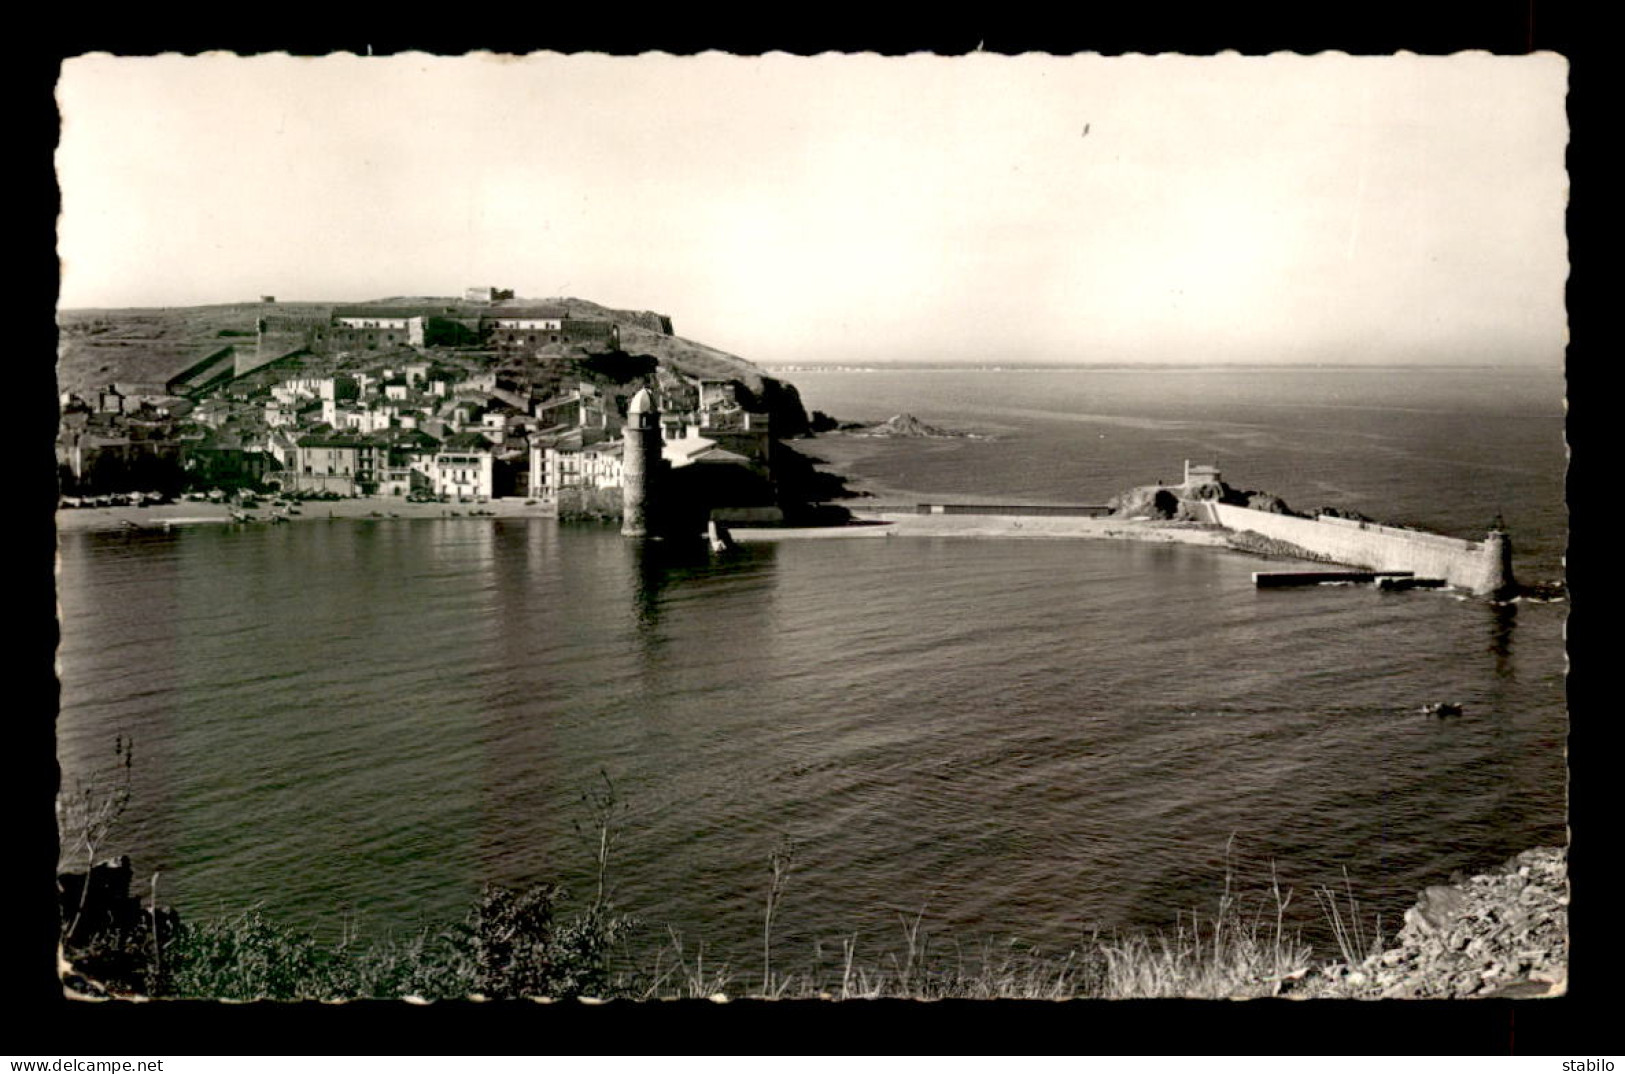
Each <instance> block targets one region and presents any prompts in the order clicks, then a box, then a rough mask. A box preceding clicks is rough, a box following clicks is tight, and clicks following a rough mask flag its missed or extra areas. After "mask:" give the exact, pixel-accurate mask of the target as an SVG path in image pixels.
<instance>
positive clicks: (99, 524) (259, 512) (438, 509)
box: [56, 496, 554, 533]
mask: <svg viewBox="0 0 1625 1074" xmlns="http://www.w3.org/2000/svg"><path fill="white" fill-rule="evenodd" d="M297 510H298V511H299V513H298V514H296V515H292V516H290V517H289V519H288V521H290V522H326V521H328V520H330V519H337V518H359V519H400V518H471V517H472V518H552V517H554V512H553V505H552V504H550V503H543V502H541V501H531V502H527V501H525V500H522V499H501V500H492V501H491V502H490V503H407V502H406V501H405V500H403V499H399V498H395V497H384V496H370V497H360V498H358V499H353V500H313V501H311V502H309V503H303V504H300V505H298V507H297ZM271 512H272V509H271V507H270V506H268V505H264V506H261V507H258V508H255V509H254V510H252V511H249V512H246V513H247V514H249V515H250V516H252V517H253V518H255V519H257V520H259V521H261V522H268V521H269V519H270V518H271ZM231 521H232V516H231V509H230V508H229V507H227V506H226V505H225V504H219V503H192V502H189V501H183V502H181V503H166V504H160V505H158V506H154V507H72V508H62V509H60V510H58V511H57V513H56V528H57V531H58V532H60V533H77V532H82V531H85V530H116V529H129V528H130V527H131V526H136V527H140V528H143V529H149V528H154V527H156V528H164V527H166V526H168V527H173V526H194V525H209V524H215V523H229V522H231Z"/></svg>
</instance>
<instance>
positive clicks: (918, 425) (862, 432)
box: [846, 414, 985, 440]
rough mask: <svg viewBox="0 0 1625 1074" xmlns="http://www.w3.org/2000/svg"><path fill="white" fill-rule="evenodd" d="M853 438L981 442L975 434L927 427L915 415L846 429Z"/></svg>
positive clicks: (892, 417) (899, 415) (901, 415)
mask: <svg viewBox="0 0 1625 1074" xmlns="http://www.w3.org/2000/svg"><path fill="white" fill-rule="evenodd" d="M846 431H847V432H848V433H850V434H851V435H852V436H885V437H894V438H897V439H905V440H906V439H916V440H920V439H931V440H981V439H985V438H984V437H980V436H977V435H976V434H975V433H956V432H953V431H951V430H948V429H939V428H937V427H936V426H935V425H927V424H926V423H925V422H923V421H921V420H920V419H919V418H916V417H915V416H914V415H913V414H893V415H892V416H891V417H889V418H887V419H886V420H885V421H883V422H881V423H880V424H879V425H860V426H857V427H856V428H846Z"/></svg>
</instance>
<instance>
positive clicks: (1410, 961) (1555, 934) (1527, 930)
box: [1293, 847, 1569, 999]
mask: <svg viewBox="0 0 1625 1074" xmlns="http://www.w3.org/2000/svg"><path fill="white" fill-rule="evenodd" d="M1568 904H1569V886H1568V864H1567V857H1566V853H1565V851H1564V850H1563V848H1561V847H1540V848H1537V849H1535V850H1529V851H1525V852H1524V853H1522V854H1519V855H1518V856H1517V857H1515V858H1513V859H1512V860H1511V861H1509V862H1507V863H1506V864H1505V865H1503V866H1502V867H1501V868H1500V869H1498V870H1496V871H1494V872H1491V873H1485V874H1482V875H1479V876H1474V877H1470V878H1468V879H1466V880H1463V881H1462V882H1460V883H1457V884H1451V885H1448V886H1445V885H1440V886H1437V887H1430V888H1428V889H1427V890H1426V891H1424V892H1422V895H1421V897H1420V898H1419V899H1417V901H1416V905H1415V906H1413V907H1411V908H1410V909H1409V910H1407V911H1405V925H1404V927H1403V928H1402V929H1400V932H1399V936H1398V942H1397V943H1396V944H1395V945H1394V946H1392V947H1389V948H1388V949H1387V950H1385V951H1382V952H1381V953H1379V954H1376V955H1374V956H1372V957H1370V958H1367V959H1366V960H1365V961H1363V962H1359V963H1356V964H1354V965H1348V964H1346V963H1338V964H1334V965H1331V966H1328V967H1326V968H1324V969H1321V970H1318V971H1316V972H1314V973H1313V974H1312V975H1311V976H1309V977H1308V978H1306V979H1305V980H1304V982H1303V984H1302V986H1301V987H1300V988H1298V989H1295V990H1294V993H1293V994H1297V995H1302V996H1304V997H1315V998H1335V999H1466V998H1469V997H1473V998H1487V997H1495V998H1515V997H1532V996H1557V995H1562V994H1563V993H1564V992H1565V991H1566V990H1567V988H1568V964H1569V960H1568V932H1569V928H1568Z"/></svg>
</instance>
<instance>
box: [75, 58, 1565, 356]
mask: <svg viewBox="0 0 1625 1074" xmlns="http://www.w3.org/2000/svg"><path fill="white" fill-rule="evenodd" d="M1567 76H1568V73H1567V66H1566V63H1565V62H1564V61H1563V60H1562V59H1561V58H1560V57H1557V56H1553V55H1539V56H1533V57H1490V56H1486V55H1470V54H1469V55H1462V56H1455V57H1390V58H1365V57H1344V56H1335V55H1329V56H1317V57H1307V58H1304V57H1296V56H1286V55H1283V56H1272V57H1265V58H1249V57H1240V56H1224V57H1209V58H1181V57H1158V58H1141V57H1126V58H1121V57H1120V58H1099V57H1076V58H1050V57H1038V56H1028V57H1017V58H1010V57H1002V56H994V55H973V56H969V57H960V58H938V57H910V58H882V57H819V58H812V59H804V58H796V57H790V56H768V57H761V58H733V57H728V56H720V55H716V56H702V57H668V56H647V57H633V58H621V57H592V56H586V57H559V56H540V57H532V58H529V59H526V60H517V61H516V60H498V59H493V58H489V57H471V58H463V59H446V58H437V57H430V56H397V57H388V58H358V57H353V56H336V57H328V58H320V59H299V58H287V57H257V58H248V59H240V58H236V57H230V56H222V57H198V58H187V57H178V56H172V57H159V58H112V57H106V56H92V57H82V58H78V59H72V60H68V61H67V62H66V63H65V64H64V66H63V72H62V79H61V83H60V86H59V89H58V98H59V101H60V104H61V109H62V114H63V131H62V142H61V147H60V149H59V151H58V156H57V160H58V168H59V175H60V180H61V185H62V191H63V216H62V220H61V226H60V251H61V255H62V258H63V262H64V266H63V284H62V299H61V302H62V305H63V306H65V307H82V306H150V305H191V304H201V303H213V302H236V301H243V300H253V299H255V298H257V296H259V295H261V294H275V295H277V296H278V297H279V298H281V299H286V300H301V299H303V300H361V299H368V298H379V297H384V296H388V295H397V294H435V295H452V294H461V293H462V291H463V289H464V288H466V287H469V286H472V285H477V284H491V285H496V286H501V287H512V288H514V289H516V290H517V292H518V293H519V294H520V295H524V296H530V297H538V298H540V297H546V296H552V295H560V294H567V295H575V296H578V297H581V298H588V299H592V300H594V301H597V302H601V303H603V304H605V305H610V306H619V307H630V308H639V309H655V310H659V311H661V312H664V313H669V314H670V315H671V316H672V317H673V318H674V319H675V321H676V326H677V331H678V333H679V334H680V335H684V336H688V337H690V338H693V339H698V340H702V341H704V342H707V343H710V344H713V345H715V346H719V347H722V348H723V349H725V350H730V351H733V352H735V353H737V354H740V355H742V356H744V357H746V358H749V359H752V360H754V361H757V362H762V363H775V362H797V361H851V362H863V363H870V362H881V361H886V360H891V359H905V360H929V359H955V360H957V359H983V360H1007V361H1050V360H1054V361H1151V360H1174V361H1227V360H1246V361H1263V362H1268V361H1346V362H1367V361H1369V362H1412V361H1450V362H1518V363H1530V364H1540V365H1548V366H1556V365H1558V364H1560V363H1561V361H1562V353H1563V343H1564V323H1565V318H1564V310H1563V285H1564V279H1565V276H1566V273H1567V249H1566V242H1565V238H1564V208H1565V202H1566V197H1567V178H1566V175H1565V171H1564V162H1563V153H1564V147H1565V145H1566V142H1567V137H1568V130H1567V123H1566V119H1565V110H1564V94H1565V92H1566V83H1567ZM1086 132H1087V133H1086Z"/></svg>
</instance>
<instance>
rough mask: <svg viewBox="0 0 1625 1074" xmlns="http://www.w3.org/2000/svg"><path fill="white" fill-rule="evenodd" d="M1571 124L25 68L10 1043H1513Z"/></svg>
mask: <svg viewBox="0 0 1625 1074" xmlns="http://www.w3.org/2000/svg"><path fill="white" fill-rule="evenodd" d="M1567 80H1568V68H1567V64H1566V63H1565V61H1564V60H1563V58H1562V57H1560V56H1556V55H1553V54H1550V53H1539V54H1534V55H1525V56H1494V55H1489V54H1487V53H1476V54H1475V53H1464V54H1459V55H1455V56H1414V55H1402V56H1379V57H1373V56H1347V55H1340V54H1332V53H1323V54H1320V55H1314V56H1297V55H1287V54H1279V55H1273V56H1241V55H1236V54H1228V55H1219V56H1206V57H1186V56H1093V55H1077V56H1064V57H1063V56H1043V55H1036V54H1033V55H1022V56H1005V55H995V54H973V55H962V56H954V57H947V56H930V55H916V56H896V57H882V56H877V55H837V54H826V55H821V56H816V57H798V56H791V55H785V54H770V55H765V56H731V55H725V54H721V53H711V54H705V55H699V56H682V57H680V56H671V55H656V54H649V55H639V56H606V55H591V54H582V55H557V54H543V55H533V56H528V57H508V58H502V59H498V58H495V57H491V56H479V55H474V56H465V57H441V56H430V55H424V54H404V55H394V56H378V57H371V56H358V55H351V54H344V55H332V56H325V57H298V58H296V57H290V56H286V55H262V56H248V57H240V56H235V55H224V54H208V55H200V56H180V55H167V56H158V57H115V56H110V55H87V56H79V57H73V58H70V59H68V60H66V61H65V62H64V63H63V65H62V70H61V77H60V81H59V83H58V86H57V99H58V105H59V108H60V111H61V116H62V133H61V141H60V146H59V148H58V149H57V154H56V164H57V175H58V181H59V184H60V189H61V196H62V208H61V217H60V221H59V227H58V240H59V242H58V254H59V256H60V259H61V291H60V298H59V305H58V310H57V325H58V332H59V347H58V355H57V367H56V374H57V390H58V403H59V412H60V420H59V424H58V431H57V440H56V462H57V477H58V485H59V489H60V497H59V506H58V508H57V511H56V515H55V518H56V529H57V545H58V552H57V577H56V587H57V601H58V611H59V624H60V641H59V645H58V649H57V659H56V664H57V668H56V670H57V677H58V681H59V683H60V702H59V711H58V715H57V721H56V749H57V761H58V764H59V765H60V769H61V790H60V794H59V795H58V799H57V822H58V833H59V839H60V855H59V859H58V862H57V893H58V896H59V911H60V913H59V917H60V922H59V924H58V925H57V929H58V933H59V935H60V949H61V958H60V960H59V965H60V967H61V974H60V976H61V983H62V988H63V990H64V991H65V992H66V993H68V994H71V995H73V996H77V997H91V998H98V999H107V1000H111V1001H119V1000H128V999H135V998H140V997H151V998H173V999H200V1000H254V999H270V1000H279V1001H287V1000H361V999H377V1000H408V999H410V1000H429V1001H451V1000H461V999H466V998H469V997H484V998H487V999H491V1000H504V999H521V998H539V997H546V998H552V999H579V998H588V999H594V1000H599V999H613V1000H618V1001H631V1002H639V1001H658V1000H670V999H705V1000H711V999H727V1000H760V999H773V1000H800V1001H816V1002H829V1003H837V1002H840V1001H851V1000H864V999H876V998H880V999H908V1000H927V999H978V1000H1052V999H1161V998H1202V999H1231V998H1271V999H1277V998H1278V999H1285V1000H1293V1001H1303V1002H1304V1003H1311V1004H1312V1003H1316V1002H1319V1001H1327V1000H1342V999H1368V1000H1389V1001H1396V1002H1402V1001H1407V1000H1430V999H1431V1000H1439V999H1447V1000H1458V1001H1463V1002H1469V1001H1477V1000H1484V999H1519V1000H1524V999H1527V1000H1530V1001H1532V1002H1535V1001H1540V1000H1543V999H1548V998H1551V997H1557V996H1563V995H1565V994H1566V992H1567V989H1568V967H1569V929H1568V904H1569V883H1568V872H1567V844H1568V831H1567V824H1568V808H1569V803H1568V790H1567V787H1568V776H1567V758H1566V753H1565V742H1566V738H1567V735H1568V726H1569V725H1568V709H1567V704H1566V699H1565V671H1566V653H1565V625H1566V622H1567V615H1568V603H1567V589H1566V582H1565V552H1566V548H1567V545H1568V540H1569V528H1568V527H1569V515H1568V509H1567V506H1566V504H1565V496H1564V478H1565V472H1566V467H1567V453H1566V446H1565V367H1564V362H1565V347H1566V343H1567V333H1566V314H1565V305H1564V296H1565V292H1564V288H1565V280H1566V278H1567V275H1568V254H1567V241H1566V238H1565V212H1566V207H1567V190H1568V178H1567V174H1566V171H1565V156H1564V154H1565V149H1566V147H1567V144H1568V139H1569V130H1568V123H1567V119H1566V114H1565V94H1566V91H1567Z"/></svg>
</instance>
